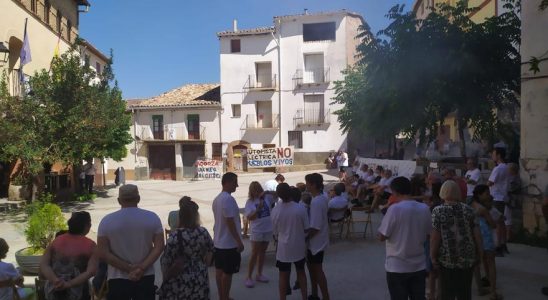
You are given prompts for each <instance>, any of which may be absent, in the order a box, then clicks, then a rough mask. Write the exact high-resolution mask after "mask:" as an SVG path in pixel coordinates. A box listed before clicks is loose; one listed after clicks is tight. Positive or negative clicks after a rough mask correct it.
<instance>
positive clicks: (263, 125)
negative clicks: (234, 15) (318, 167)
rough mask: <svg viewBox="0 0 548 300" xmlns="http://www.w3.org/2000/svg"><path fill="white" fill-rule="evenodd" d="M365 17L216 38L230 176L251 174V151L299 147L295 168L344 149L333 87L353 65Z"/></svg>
mask: <svg viewBox="0 0 548 300" xmlns="http://www.w3.org/2000/svg"><path fill="white" fill-rule="evenodd" d="M363 23H364V20H363V18H362V17H361V16H360V15H358V14H355V13H351V12H347V11H344V10H343V11H338V12H328V13H315V14H309V13H307V12H306V11H305V13H304V14H300V15H288V16H279V17H274V24H273V26H270V27H261V28H254V29H245V30H239V29H238V28H237V23H236V21H234V26H233V28H232V30H229V31H222V32H219V33H217V36H218V37H219V41H220V65H221V104H222V114H221V126H220V127H221V137H222V142H223V143H224V145H225V147H226V155H227V167H228V170H236V171H238V170H242V171H243V170H245V169H246V163H245V149H247V148H250V147H251V148H254V149H260V148H267V147H275V146H294V147H295V152H296V153H295V164H297V165H305V164H318V163H323V161H324V159H325V158H326V157H327V155H328V153H329V151H333V150H339V149H346V145H347V141H346V135H345V134H343V133H342V131H341V130H340V125H339V123H338V121H337V117H336V116H335V115H334V114H333V112H334V111H336V110H338V109H339V108H340V105H332V104H331V102H332V100H331V99H332V98H333V97H334V96H335V91H334V81H337V80H342V79H343V75H342V73H341V72H342V71H343V70H344V69H346V68H347V67H348V66H350V65H353V64H354V62H355V54H356V46H357V44H358V42H359V40H358V39H357V38H356V36H357V35H358V33H359V26H360V25H362V24H363Z"/></svg>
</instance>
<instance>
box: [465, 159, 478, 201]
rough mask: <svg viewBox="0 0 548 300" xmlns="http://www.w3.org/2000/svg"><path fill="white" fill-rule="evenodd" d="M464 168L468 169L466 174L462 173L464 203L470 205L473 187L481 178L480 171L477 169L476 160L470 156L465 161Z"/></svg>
mask: <svg viewBox="0 0 548 300" xmlns="http://www.w3.org/2000/svg"><path fill="white" fill-rule="evenodd" d="M466 168H467V169H468V171H466V174H464V178H465V180H466V204H468V205H470V204H471V203H472V198H473V196H474V189H475V188H476V186H477V185H478V183H479V181H480V179H481V171H480V170H479V169H478V163H477V162H476V160H474V159H472V158H469V159H468V160H467V161H466Z"/></svg>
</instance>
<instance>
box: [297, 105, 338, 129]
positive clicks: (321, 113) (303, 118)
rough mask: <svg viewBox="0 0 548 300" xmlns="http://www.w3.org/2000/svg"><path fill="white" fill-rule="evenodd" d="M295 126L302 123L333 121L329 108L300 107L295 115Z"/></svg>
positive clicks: (315, 123) (316, 123) (327, 122)
mask: <svg viewBox="0 0 548 300" xmlns="http://www.w3.org/2000/svg"><path fill="white" fill-rule="evenodd" d="M293 122H294V124H295V127H299V126H302V125H324V124H330V123H331V111H330V110H329V109H327V110H324V109H299V110H297V112H296V113H295V116H294V117H293Z"/></svg>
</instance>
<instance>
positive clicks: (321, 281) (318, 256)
mask: <svg viewBox="0 0 548 300" xmlns="http://www.w3.org/2000/svg"><path fill="white" fill-rule="evenodd" d="M304 180H305V181H306V190H307V191H308V192H310V194H312V201H311V202H310V233H309V237H310V240H309V242H308V251H307V258H306V260H307V265H308V272H309V273H310V285H311V287H310V289H311V291H312V295H311V296H310V297H309V298H308V299H310V300H317V299H319V298H318V286H319V287H320V290H321V292H322V299H324V300H329V290H328V288H327V279H326V277H325V273H324V271H323V266H322V264H323V257H324V250H325V248H327V245H328V244H329V224H328V220H327V211H328V209H329V208H328V201H329V200H328V198H327V197H326V196H325V195H324V194H323V193H322V190H323V176H322V175H321V174H318V173H312V174H308V175H306V176H305V177H304Z"/></svg>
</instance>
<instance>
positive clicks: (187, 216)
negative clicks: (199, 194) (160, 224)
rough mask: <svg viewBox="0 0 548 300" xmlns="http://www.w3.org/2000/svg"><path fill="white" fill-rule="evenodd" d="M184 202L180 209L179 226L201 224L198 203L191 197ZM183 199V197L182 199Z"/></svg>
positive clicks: (190, 226)
mask: <svg viewBox="0 0 548 300" xmlns="http://www.w3.org/2000/svg"><path fill="white" fill-rule="evenodd" d="M183 198H188V200H185V201H183V202H182V205H181V206H180V209H179V224H178V225H177V226H178V227H184V228H196V227H198V226H200V214H199V213H198V204H196V202H194V201H192V199H190V197H183ZM181 200H182V199H181Z"/></svg>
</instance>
